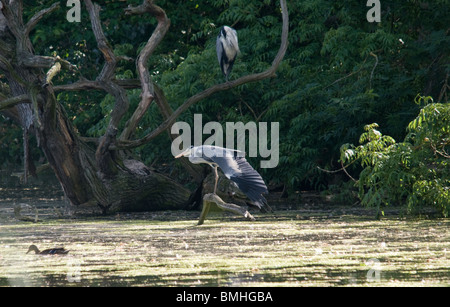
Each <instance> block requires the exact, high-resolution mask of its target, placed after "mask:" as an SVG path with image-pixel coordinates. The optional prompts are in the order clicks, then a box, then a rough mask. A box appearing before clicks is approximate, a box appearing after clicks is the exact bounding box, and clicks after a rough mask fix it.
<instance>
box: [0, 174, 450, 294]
mask: <svg viewBox="0 0 450 307" xmlns="http://www.w3.org/2000/svg"><path fill="white" fill-rule="evenodd" d="M39 180H42V181H41V182H39V181H31V182H30V183H29V184H28V185H27V186H23V185H21V184H20V183H17V182H12V183H11V182H9V183H8V185H7V186H6V185H3V186H2V187H0V197H1V199H0V286H75V287H77V286H214V287H215V286H218V287H230V286H240V287H242V286H244V287H245V286H281V287H284V286H449V285H450V273H449V268H450V222H449V219H431V220H430V219H415V218H404V217H400V216H398V215H395V214H391V215H389V216H388V217H386V218H384V219H382V220H375V219H374V218H373V212H371V211H370V210H365V209H362V208H359V207H352V206H348V207H345V206H344V207H341V206H339V207H338V206H335V205H333V204H330V203H320V201H319V200H317V201H316V202H315V203H312V202H309V203H307V201H306V200H305V199H304V200H303V201H300V202H299V203H298V204H297V205H296V206H294V207H295V208H296V209H295V210H294V209H291V210H285V209H286V208H292V207H293V206H292V204H289V205H287V204H283V203H282V202H283V201H282V200H281V201H280V203H277V204H276V205H275V206H274V207H275V208H276V209H277V210H276V212H275V214H273V215H272V214H261V213H257V212H255V213H254V215H255V217H256V219H257V220H256V221H246V220H243V219H242V218H240V217H238V216H234V215H232V214H229V213H222V212H213V213H212V214H211V215H210V216H208V218H207V219H206V221H205V224H204V225H202V226H195V225H196V223H197V221H198V217H199V215H200V212H199V211H176V212H175V211H165V212H142V213H120V214H115V215H111V216H99V215H95V214H86V213H85V212H84V213H83V214H78V213H77V212H76V210H72V209H71V208H69V207H68V206H67V205H66V202H65V199H64V195H63V194H62V192H61V189H60V187H59V184H58V182H56V181H55V180H52V179H51V176H50V177H48V178H47V179H44V178H43V179H39ZM19 204H22V206H23V214H24V215H27V216H28V215H29V216H30V217H31V218H33V217H34V216H35V212H36V210H37V214H38V220H39V222H36V223H34V222H29V221H22V220H19V219H18V218H17V216H16V215H15V213H14V208H15V207H17V206H18V205H19ZM27 206H29V207H27ZM34 208H36V210H35V209H34ZM31 244H35V245H37V246H38V247H39V248H40V249H41V250H42V249H46V248H52V247H57V246H65V247H66V249H69V250H70V252H69V254H68V255H65V256H63V255H54V256H43V255H35V254H33V253H29V254H26V252H27V250H28V247H29V246H30V245H31Z"/></svg>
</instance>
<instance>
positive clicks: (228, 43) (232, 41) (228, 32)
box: [216, 26, 239, 81]
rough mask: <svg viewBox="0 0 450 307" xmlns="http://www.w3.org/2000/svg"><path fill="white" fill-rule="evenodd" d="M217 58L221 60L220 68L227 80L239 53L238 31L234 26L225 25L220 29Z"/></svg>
mask: <svg viewBox="0 0 450 307" xmlns="http://www.w3.org/2000/svg"><path fill="white" fill-rule="evenodd" d="M216 51H217V59H218V60H219V64H220V68H221V69H222V72H223V74H224V75H225V80H226V81H228V78H229V76H230V74H231V70H232V69H233V65H234V61H235V60H236V56H237V54H238V53H239V45H238V37H237V32H236V30H234V29H233V28H230V27H228V26H223V27H222V28H221V29H220V32H219V35H218V36H217V41H216Z"/></svg>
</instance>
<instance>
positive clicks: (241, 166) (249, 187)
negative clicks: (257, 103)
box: [175, 145, 272, 211]
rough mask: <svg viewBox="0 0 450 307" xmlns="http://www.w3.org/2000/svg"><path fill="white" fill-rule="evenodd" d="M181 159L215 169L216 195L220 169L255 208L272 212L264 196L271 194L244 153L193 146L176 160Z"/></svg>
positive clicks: (213, 147)
mask: <svg viewBox="0 0 450 307" xmlns="http://www.w3.org/2000/svg"><path fill="white" fill-rule="evenodd" d="M180 157H189V161H190V162H191V163H193V164H199V163H206V164H209V165H210V166H211V167H212V168H214V172H215V176H216V181H215V184H214V194H216V190H217V182H218V179H219V175H218V173H217V168H218V167H220V169H221V170H222V172H223V173H224V174H225V176H226V177H227V178H228V179H230V180H231V181H233V182H234V183H235V184H236V186H237V187H238V188H239V190H241V191H242V192H243V193H244V194H245V195H247V197H248V198H249V199H250V200H251V201H252V202H253V204H254V205H255V206H257V207H258V208H259V209H262V210H263V211H272V208H270V206H269V204H268V203H267V200H266V199H265V198H264V196H263V195H262V194H267V193H269V191H268V190H267V186H266V184H265V183H264V180H263V179H262V178H261V175H260V174H259V173H258V172H257V171H255V170H254V169H253V167H252V166H251V165H250V164H249V163H248V162H247V160H246V159H245V158H244V153H243V152H241V151H238V150H233V149H228V148H223V147H219V146H210V145H203V146H196V147H193V146H191V147H190V148H188V149H186V150H185V151H183V152H182V153H181V154H179V155H177V156H176V157H175V158H180Z"/></svg>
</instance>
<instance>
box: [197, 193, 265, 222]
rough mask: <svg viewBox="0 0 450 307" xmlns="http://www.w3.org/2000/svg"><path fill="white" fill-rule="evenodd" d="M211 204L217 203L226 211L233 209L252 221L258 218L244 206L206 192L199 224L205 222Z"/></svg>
mask: <svg viewBox="0 0 450 307" xmlns="http://www.w3.org/2000/svg"><path fill="white" fill-rule="evenodd" d="M211 204H216V205H217V206H218V207H219V208H221V209H223V210H225V211H231V212H233V213H236V214H239V215H242V216H243V217H245V218H246V219H248V220H250V221H255V220H256V219H255V218H254V217H253V215H251V214H250V212H248V211H247V210H245V209H244V208H242V207H240V206H238V205H235V204H231V203H226V202H224V201H223V200H222V199H221V198H220V197H219V196H217V195H216V194H213V193H208V194H205V196H203V209H202V213H201V214H200V218H199V220H198V224H197V225H202V224H203V222H204V221H205V218H206V216H207V215H208V212H209V209H210V207H211Z"/></svg>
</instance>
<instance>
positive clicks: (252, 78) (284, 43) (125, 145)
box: [117, 0, 289, 149]
mask: <svg viewBox="0 0 450 307" xmlns="http://www.w3.org/2000/svg"><path fill="white" fill-rule="evenodd" d="M280 4H281V13H282V17H283V26H282V34H281V45H280V49H279V50H278V53H277V55H276V57H275V59H274V60H273V62H272V65H271V67H270V68H269V69H267V70H266V71H264V72H261V73H257V74H252V75H248V76H244V77H241V78H239V79H237V80H234V81H231V82H226V83H222V84H217V85H214V86H212V87H210V88H208V89H206V90H204V91H203V92H201V93H198V94H196V95H194V96H192V97H190V98H189V99H187V100H186V101H185V102H184V103H183V104H182V105H181V106H180V107H178V109H177V110H175V111H174V112H173V113H172V114H171V115H170V116H169V117H168V118H167V119H166V120H165V121H164V122H163V123H162V124H161V125H159V126H158V127H157V128H156V129H155V130H153V131H152V132H150V133H149V134H147V135H146V136H145V137H143V138H141V139H139V140H135V141H120V142H118V144H117V148H120V149H131V148H136V147H139V146H142V145H144V144H146V143H148V142H149V141H150V140H152V139H153V138H155V137H157V136H158V135H159V134H161V133H162V132H163V131H165V130H166V129H168V128H169V127H170V126H171V125H172V124H173V123H174V122H175V120H176V119H177V118H178V116H180V115H181V114H182V113H183V112H184V111H186V110H187V109H188V108H189V107H190V106H192V105H193V104H195V103H197V102H199V101H200V100H203V99H205V98H207V97H209V96H211V95H213V94H215V93H218V92H222V91H226V90H230V89H232V88H235V87H237V86H240V85H243V84H246V83H250V82H256V81H261V80H264V79H267V78H271V77H274V76H275V74H276V71H277V69H278V67H279V65H280V63H281V61H282V60H283V58H284V55H285V54H286V50H287V47H288V34H289V14H288V10H287V5H286V0H280Z"/></svg>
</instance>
